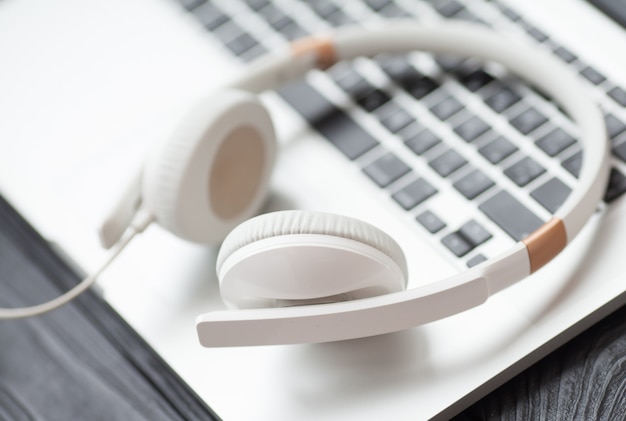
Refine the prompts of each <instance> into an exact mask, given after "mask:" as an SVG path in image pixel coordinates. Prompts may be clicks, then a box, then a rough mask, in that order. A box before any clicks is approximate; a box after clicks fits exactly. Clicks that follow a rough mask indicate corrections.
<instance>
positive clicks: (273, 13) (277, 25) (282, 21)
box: [259, 4, 293, 30]
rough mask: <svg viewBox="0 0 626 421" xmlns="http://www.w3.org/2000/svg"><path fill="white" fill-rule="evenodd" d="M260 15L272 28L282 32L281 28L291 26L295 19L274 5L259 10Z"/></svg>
mask: <svg viewBox="0 0 626 421" xmlns="http://www.w3.org/2000/svg"><path fill="white" fill-rule="evenodd" d="M259 14H260V15H261V16H262V17H263V18H264V19H265V21H266V22H267V23H269V25H270V26H271V27H272V28H274V29H276V30H280V29H281V28H283V27H285V26H287V25H289V23H291V22H293V19H291V18H290V17H289V16H287V14H286V13H285V12H283V11H282V10H280V9H279V8H278V7H276V6H274V5H273V4H268V5H267V6H265V7H263V8H261V9H259Z"/></svg>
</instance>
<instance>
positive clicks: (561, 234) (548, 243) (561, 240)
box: [522, 218, 567, 273]
mask: <svg viewBox="0 0 626 421" xmlns="http://www.w3.org/2000/svg"><path fill="white" fill-rule="evenodd" d="M522 242H523V243H524V244H525V245H526V249H527V250H528V258H529V260H530V273H533V272H535V271H536V270H537V269H539V268H540V267H542V266H543V265H545V264H546V263H548V262H549V261H550V260H552V258H553V257H555V256H556V255H557V254H559V253H560V252H561V250H563V249H564V248H565V245H566V244H567V233H566V232H565V225H564V224H563V221H561V220H560V219H559V218H552V219H551V220H549V221H548V222H546V223H545V224H543V225H542V226H540V227H539V228H538V229H537V230H536V231H535V232H533V233H532V234H530V235H529V236H528V237H526V238H524V239H523V240H522Z"/></svg>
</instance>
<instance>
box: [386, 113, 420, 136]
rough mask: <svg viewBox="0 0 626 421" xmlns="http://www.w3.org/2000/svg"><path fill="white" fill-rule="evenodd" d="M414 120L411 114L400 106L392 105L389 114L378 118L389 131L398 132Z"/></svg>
mask: <svg viewBox="0 0 626 421" xmlns="http://www.w3.org/2000/svg"><path fill="white" fill-rule="evenodd" d="M414 121H415V119H414V118H413V116H411V114H409V113H408V112H406V111H405V110H404V109H402V108H400V107H393V109H392V111H391V112H390V113H389V114H387V115H385V116H384V117H383V118H381V119H380V123H381V124H382V125H383V126H385V127H386V128H387V130H389V131H390V132H391V133H398V132H399V131H400V130H402V129H404V128H405V127H407V126H408V125H409V124H411V123H413V122H414Z"/></svg>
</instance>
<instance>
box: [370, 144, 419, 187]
mask: <svg viewBox="0 0 626 421" xmlns="http://www.w3.org/2000/svg"><path fill="white" fill-rule="evenodd" d="M409 171H411V168H409V166H408V165H406V164H405V163H404V162H402V161H401V160H400V158H398V157H397V156H395V155H394V154H392V153H391V152H388V153H386V154H385V155H383V156H382V157H380V158H378V159H377V160H376V161H374V162H372V163H371V164H369V165H368V166H366V167H364V168H363V172H365V174H367V175H368V176H369V177H370V178H371V179H372V180H374V182H375V183H376V184H378V185H379V186H380V187H387V186H388V185H389V184H391V183H393V182H394V181H396V180H397V179H398V178H400V177H402V176H403V175H405V174H407V173H408V172H409Z"/></svg>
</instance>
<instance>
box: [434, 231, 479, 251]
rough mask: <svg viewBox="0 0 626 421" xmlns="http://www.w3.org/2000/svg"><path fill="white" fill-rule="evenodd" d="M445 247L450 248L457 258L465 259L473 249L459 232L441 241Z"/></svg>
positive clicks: (452, 233)
mask: <svg viewBox="0 0 626 421" xmlns="http://www.w3.org/2000/svg"><path fill="white" fill-rule="evenodd" d="M441 242H442V243H443V245H444V246H446V247H447V248H448V250H450V251H451V252H452V253H454V255H455V256H456V257H463V256H465V255H466V254H467V253H469V252H470V251H471V250H472V249H473V247H472V245H471V244H470V243H468V242H467V240H465V238H463V237H462V236H461V235H460V234H459V233H458V232H451V233H450V234H448V235H446V236H445V237H443V238H442V239H441Z"/></svg>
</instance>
